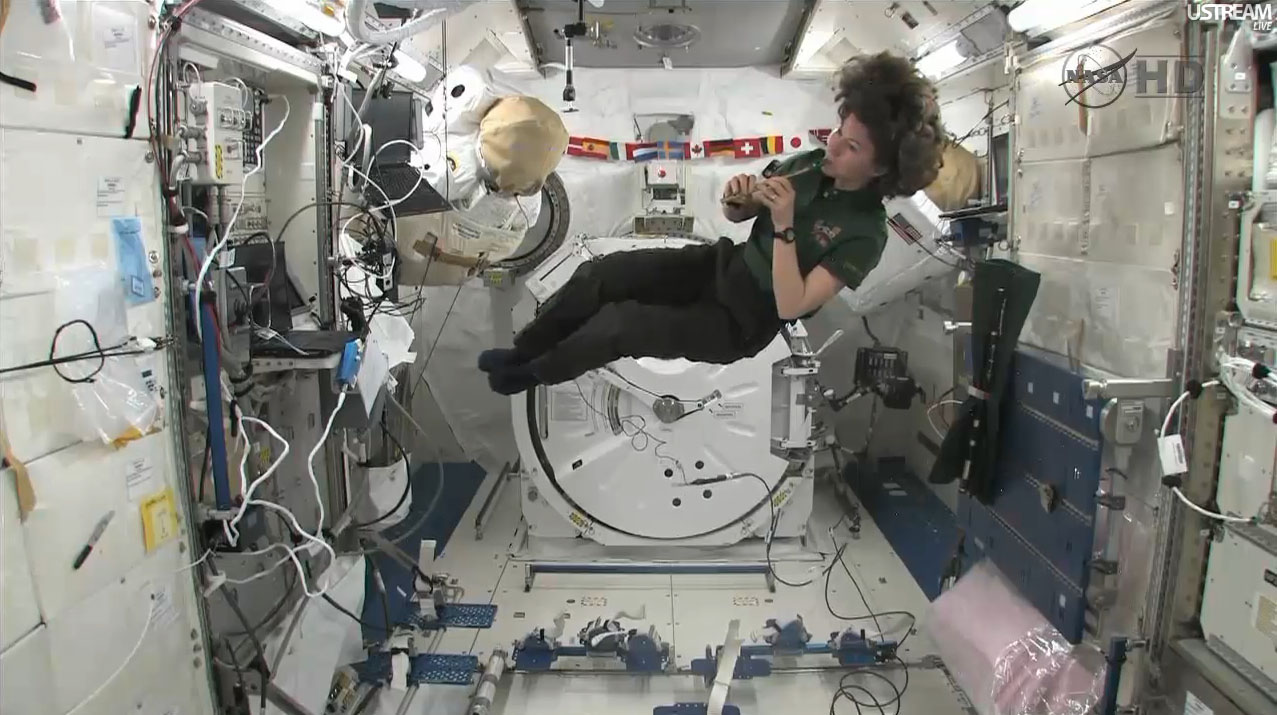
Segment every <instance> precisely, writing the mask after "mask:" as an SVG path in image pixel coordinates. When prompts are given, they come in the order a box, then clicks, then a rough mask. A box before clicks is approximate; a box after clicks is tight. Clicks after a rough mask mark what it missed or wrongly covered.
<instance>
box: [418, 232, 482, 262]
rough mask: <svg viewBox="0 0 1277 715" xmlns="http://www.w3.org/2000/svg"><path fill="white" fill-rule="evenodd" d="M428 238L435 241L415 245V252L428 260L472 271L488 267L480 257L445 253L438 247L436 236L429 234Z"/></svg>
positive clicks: (424, 241)
mask: <svg viewBox="0 0 1277 715" xmlns="http://www.w3.org/2000/svg"><path fill="white" fill-rule="evenodd" d="M427 237H428V238H431V239H434V240H433V241H428V240H425V239H422V240H419V241H417V242H416V243H415V244H413V246H412V248H413V250H415V251H416V252H417V253H420V254H421V255H423V256H426V257H427V258H430V259H432V260H435V261H439V262H440V263H443V264H446V265H449V266H460V267H461V268H468V269H470V270H472V271H474V270H478V269H479V268H483V267H486V266H487V262H486V261H484V260H483V259H482V258H480V257H478V256H467V255H464V254H461V253H449V252H448V251H444V250H442V249H440V248H439V246H438V245H436V243H437V241H438V239H437V238H435V237H434V235H432V234H427Z"/></svg>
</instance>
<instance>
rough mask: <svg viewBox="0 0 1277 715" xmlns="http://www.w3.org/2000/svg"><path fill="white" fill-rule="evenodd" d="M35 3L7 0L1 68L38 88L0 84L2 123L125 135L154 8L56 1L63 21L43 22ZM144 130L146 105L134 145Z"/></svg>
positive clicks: (101, 0) (120, 0)
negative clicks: (131, 96)
mask: <svg viewBox="0 0 1277 715" xmlns="http://www.w3.org/2000/svg"><path fill="white" fill-rule="evenodd" d="M39 5H40V3H34V2H14V3H11V5H10V12H9V19H8V21H7V22H6V24H5V27H4V42H2V43H0V66H2V67H4V70H5V72H7V73H8V74H11V75H14V76H16V77H19V78H21V79H25V80H29V81H31V82H34V83H35V84H36V91H35V92H34V93H33V92H28V91H26V90H23V89H19V88H17V87H12V86H10V85H7V84H5V85H0V125H3V126H6V127H29V128H39V129H57V130H62V131H71V132H87V133H94V134H100V135H105V136H117V137H123V136H124V125H125V123H126V122H127V120H128V108H129V95H130V93H131V92H132V91H133V88H134V87H136V86H138V85H140V84H142V74H143V72H144V68H145V65H146V64H147V63H149V61H150V58H151V55H152V48H153V47H154V42H153V36H152V31H151V30H150V29H149V28H147V26H146V25H147V16H148V15H149V14H150V13H151V10H152V8H151V6H150V5H148V4H147V3H145V2H143V1H142V0H94V2H62V3H56V5H57V7H58V9H59V11H60V12H61V14H62V19H60V20H58V21H56V22H54V23H52V24H47V25H46V24H45V23H44V21H43V19H42V18H41V15H40V9H39ZM145 128H146V110H145V105H144V104H143V106H142V107H140V108H139V111H138V119H137V125H136V127H135V129H134V142H135V143H138V144H142V143H144V140H145V136H146V131H145ZM62 167H63V168H64V169H65V168H66V165H65V164H63V165H62ZM6 188H7V187H6Z"/></svg>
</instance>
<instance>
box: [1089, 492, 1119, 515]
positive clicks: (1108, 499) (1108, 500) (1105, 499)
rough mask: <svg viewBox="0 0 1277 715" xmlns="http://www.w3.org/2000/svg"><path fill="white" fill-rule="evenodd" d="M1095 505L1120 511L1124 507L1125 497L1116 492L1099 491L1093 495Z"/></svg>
mask: <svg viewBox="0 0 1277 715" xmlns="http://www.w3.org/2000/svg"><path fill="white" fill-rule="evenodd" d="M1095 505H1096V506H1098V507H1100V508H1102V509H1109V510H1111V511H1122V510H1123V509H1125V508H1126V497H1124V496H1118V495H1117V494H1105V493H1104V492H1099V493H1098V494H1096V495H1095Z"/></svg>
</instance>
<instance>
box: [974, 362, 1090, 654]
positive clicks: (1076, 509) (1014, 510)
mask: <svg viewBox="0 0 1277 715" xmlns="http://www.w3.org/2000/svg"><path fill="white" fill-rule="evenodd" d="M1013 369H1014V373H1013V374H1014V377H1013V379H1012V381H1011V389H1010V392H1009V394H1008V395H1007V399H1006V402H1005V403H1004V405H1003V407H1004V409H1003V412H1002V417H1003V419H1002V422H1001V433H1000V436H999V451H998V462H997V475H996V478H995V485H996V492H995V495H994V498H993V503H992V504H991V505H989V506H985V505H984V504H981V503H980V502H978V501H976V500H973V499H970V498H968V497H967V496H966V495H959V499H958V511H957V514H956V521H957V525H958V528H959V529H962V530H964V531H965V532H966V535H967V539H966V543H965V544H964V547H963V548H964V555H965V558H964V566H965V567H970V566H971V565H974V564H975V563H977V562H978V561H979V560H980V558H982V557H985V556H987V557H989V558H990V559H991V560H992V561H993V563H994V564H996V565H997V566H998V568H999V569H1001V570H1002V571H1003V573H1005V574H1006V576H1007V577H1008V578H1009V579H1010V580H1011V581H1012V582H1013V583H1015V585H1016V587H1017V588H1018V589H1019V590H1020V592H1021V594H1022V595H1023V596H1024V597H1025V598H1026V599H1027V600H1028V601H1029V602H1031V603H1032V604H1033V605H1034V606H1035V607H1036V608H1037V609H1038V610H1039V611H1041V612H1042V614H1043V615H1044V616H1045V617H1046V618H1047V619H1048V620H1050V621H1051V623H1052V624H1053V625H1054V626H1055V627H1056V628H1058V629H1059V630H1060V632H1061V634H1063V635H1064V637H1065V638H1067V639H1069V640H1070V641H1072V642H1074V643H1076V642H1078V641H1080V640H1081V638H1082V635H1083V628H1084V624H1085V616H1086V600H1085V593H1086V588H1087V584H1088V581H1089V578H1090V559H1091V551H1092V546H1093V542H1094V530H1095V493H1096V491H1097V490H1098V488H1099V484H1100V455H1101V442H1100V423H1099V419H1100V408H1101V406H1102V405H1101V403H1100V402H1099V401H1095V400H1084V399H1083V398H1082V379H1081V377H1080V376H1078V375H1074V374H1072V373H1070V372H1069V371H1068V370H1066V369H1064V368H1062V367H1060V366H1058V365H1055V364H1052V363H1051V362H1048V361H1047V360H1046V359H1044V358H1042V357H1039V356H1037V355H1034V354H1032V353H1029V352H1026V351H1024V350H1018V351H1017V352H1016V357H1015V363H1014V366H1013ZM1043 485H1050V486H1051V487H1053V488H1054V490H1055V492H1056V494H1057V498H1058V501H1057V504H1056V506H1055V507H1054V509H1053V510H1051V511H1047V509H1045V508H1044V507H1043V504H1042V496H1041V487H1042V486H1043Z"/></svg>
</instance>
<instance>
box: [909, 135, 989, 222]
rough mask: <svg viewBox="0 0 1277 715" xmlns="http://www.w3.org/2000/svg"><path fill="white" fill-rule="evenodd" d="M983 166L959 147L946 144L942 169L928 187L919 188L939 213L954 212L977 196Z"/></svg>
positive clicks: (973, 155)
mask: <svg viewBox="0 0 1277 715" xmlns="http://www.w3.org/2000/svg"><path fill="white" fill-rule="evenodd" d="M983 170H984V167H983V163H982V162H981V161H980V159H979V158H977V157H976V155H975V154H972V153H971V152H969V151H967V150H966V149H964V148H962V145H960V144H949V145H948V146H947V147H945V150H944V166H942V167H940V174H939V175H938V176H936V180H935V181H933V182H931V185H930V186H928V187H927V188H925V189H923V191H925V192H926V194H927V198H929V199H931V202H932V203H934V204H935V205H936V206H938V207H939V208H940V210H941V211H957V210H958V209H963V208H966V207H967V201H969V200H971V199H973V198H976V197H977V196H979V195H980V179H981V176H982V175H983V173H984V171H983Z"/></svg>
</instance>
